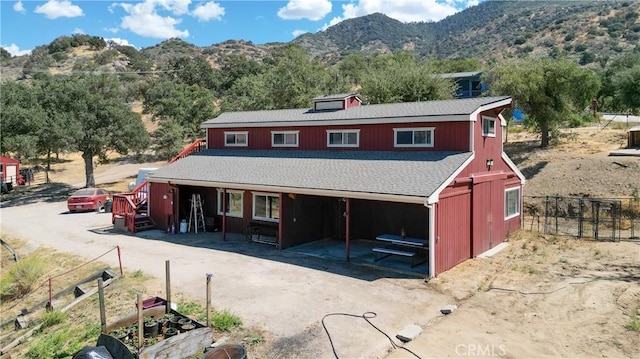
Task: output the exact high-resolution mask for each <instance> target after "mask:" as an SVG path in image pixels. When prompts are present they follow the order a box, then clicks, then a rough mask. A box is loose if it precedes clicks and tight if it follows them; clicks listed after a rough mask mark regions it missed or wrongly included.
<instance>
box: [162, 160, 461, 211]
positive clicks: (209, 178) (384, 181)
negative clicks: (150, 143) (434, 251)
mask: <svg viewBox="0 0 640 359" xmlns="http://www.w3.org/2000/svg"><path fill="white" fill-rule="evenodd" d="M471 155H472V153H471V152H465V153H459V152H427V151H423V152H391V151H389V152H364V151H344V152H341V151H284V150H279V151H264V150H263V151H254V150H206V151H202V152H200V153H198V154H195V155H192V156H189V157H187V158H184V159H181V160H179V161H177V162H174V163H172V164H170V165H167V166H165V167H162V168H159V169H158V170H156V171H155V172H154V173H153V174H152V175H151V176H150V181H151V182H165V181H172V182H174V183H180V181H190V182H194V181H195V182H202V183H203V185H205V183H206V182H216V183H223V184H229V187H228V188H250V187H251V186H254V187H255V186H274V187H289V188H293V189H296V188H299V189H314V190H318V191H320V192H326V193H327V194H328V193H330V192H331V191H347V192H354V193H363V194H372V193H373V194H383V195H398V196H416V197H422V198H425V199H426V198H427V197H429V196H430V195H431V194H433V193H434V191H435V190H436V189H437V188H438V187H439V186H440V185H441V184H443V182H445V181H446V180H447V179H448V178H449V177H450V176H451V175H452V174H453V173H454V172H455V171H456V169H458V168H459V167H460V166H461V165H462V164H463V163H464V162H465V161H466V160H467V159H469V158H470V156H471Z"/></svg>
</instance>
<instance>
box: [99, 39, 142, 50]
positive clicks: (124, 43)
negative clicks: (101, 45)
mask: <svg viewBox="0 0 640 359" xmlns="http://www.w3.org/2000/svg"><path fill="white" fill-rule="evenodd" d="M104 41H105V42H107V43H109V42H110V41H111V42H114V43H116V44H118V45H122V46H133V47H136V46H134V45H133V44H131V43H129V41H128V40H127V39H121V38H119V37H112V38H109V39H104ZM136 48H137V47H136Z"/></svg>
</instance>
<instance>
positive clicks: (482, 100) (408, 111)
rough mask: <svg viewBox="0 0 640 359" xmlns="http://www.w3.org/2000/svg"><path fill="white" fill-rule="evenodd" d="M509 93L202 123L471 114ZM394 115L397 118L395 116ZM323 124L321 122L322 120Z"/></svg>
mask: <svg viewBox="0 0 640 359" xmlns="http://www.w3.org/2000/svg"><path fill="white" fill-rule="evenodd" d="M507 99H509V97H478V98H470V99H456V100H441V101H424V102H403V103H390V104H380V105H362V106H355V107H351V108H348V109H345V110H338V111H317V112H316V111H313V110H311V109H306V108H305V109H293V110H262V111H238V112H224V113H222V114H220V116H218V117H216V118H214V119H211V120H207V121H205V122H203V123H202V126H203V127H210V128H215V127H216V125H225V124H235V125H246V126H249V125H251V124H262V125H264V124H268V123H270V122H302V121H304V122H306V121H335V120H340V121H343V120H344V121H345V123H344V124H349V122H348V120H361V119H381V118H385V119H388V122H389V123H394V122H403V121H406V117H417V116H421V117H423V116H454V115H470V114H471V113H473V112H474V111H476V110H477V109H478V108H480V107H481V106H486V105H491V104H494V103H497V102H501V101H503V100H507ZM394 119H395V120H394ZM320 124H321V123H320Z"/></svg>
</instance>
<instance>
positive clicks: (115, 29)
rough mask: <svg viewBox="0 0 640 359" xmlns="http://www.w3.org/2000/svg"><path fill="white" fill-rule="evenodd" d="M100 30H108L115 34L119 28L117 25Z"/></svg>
mask: <svg viewBox="0 0 640 359" xmlns="http://www.w3.org/2000/svg"><path fill="white" fill-rule="evenodd" d="M102 30H104V31H107V32H110V33H112V34H117V33H118V32H119V31H120V29H119V28H117V27H105V28H103V29H102Z"/></svg>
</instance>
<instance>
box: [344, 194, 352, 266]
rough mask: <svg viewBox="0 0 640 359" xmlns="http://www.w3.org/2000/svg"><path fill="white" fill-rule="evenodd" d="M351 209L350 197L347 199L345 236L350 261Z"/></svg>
mask: <svg viewBox="0 0 640 359" xmlns="http://www.w3.org/2000/svg"><path fill="white" fill-rule="evenodd" d="M350 210H351V201H350V200H349V198H347V199H346V206H345V217H346V219H345V221H346V223H345V227H346V228H345V231H344V232H345V234H344V235H345V237H346V242H347V262H349V261H350V259H349V249H350V247H351V246H350V245H349V226H350V220H349V216H350V215H351V213H349V211H350Z"/></svg>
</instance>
